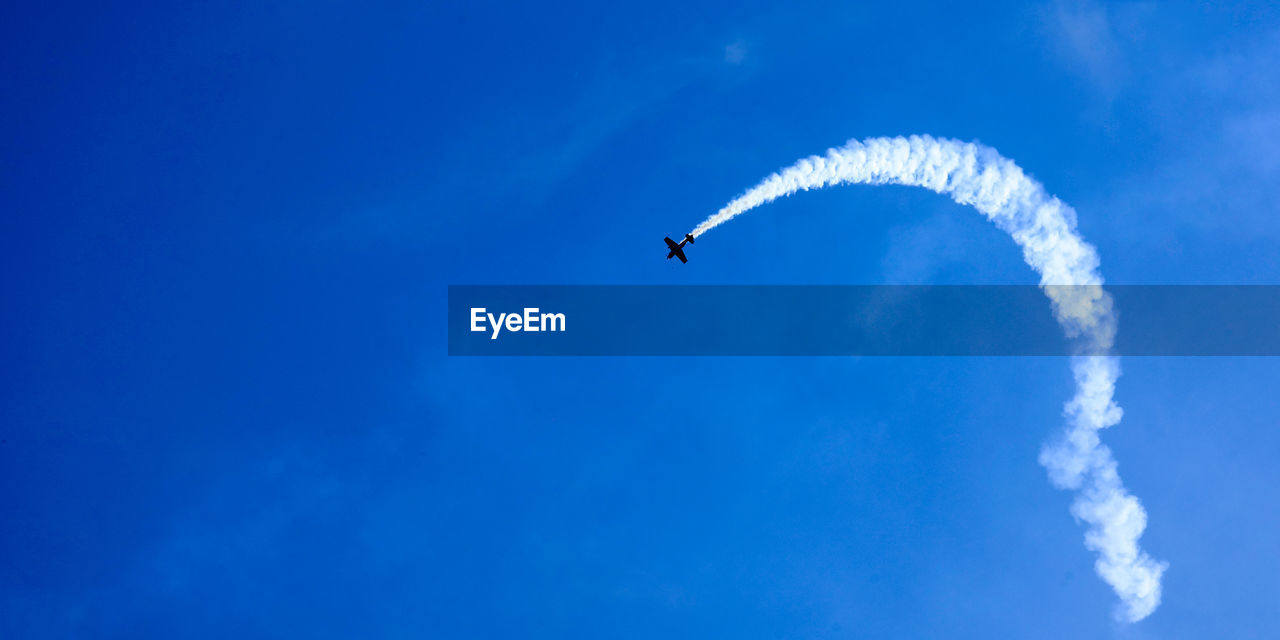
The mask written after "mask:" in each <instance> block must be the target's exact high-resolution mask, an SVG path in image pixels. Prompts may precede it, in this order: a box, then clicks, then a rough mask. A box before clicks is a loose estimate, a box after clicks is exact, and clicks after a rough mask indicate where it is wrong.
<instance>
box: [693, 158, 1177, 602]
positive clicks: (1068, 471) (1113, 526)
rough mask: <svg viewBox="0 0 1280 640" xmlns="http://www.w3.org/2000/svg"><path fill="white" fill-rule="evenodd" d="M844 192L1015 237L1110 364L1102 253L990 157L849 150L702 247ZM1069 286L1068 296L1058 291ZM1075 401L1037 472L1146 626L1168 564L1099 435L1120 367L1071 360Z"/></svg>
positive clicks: (752, 198) (1111, 414) (1066, 321)
mask: <svg viewBox="0 0 1280 640" xmlns="http://www.w3.org/2000/svg"><path fill="white" fill-rule="evenodd" d="M837 184H900V185H907V186H916V187H925V188H927V189H931V190H933V191H936V192H938V193H944V194H946V195H948V196H950V197H951V198H952V199H953V200H955V201H956V202H959V203H961V204H967V205H971V206H973V207H974V208H975V209H977V210H978V211H980V212H982V213H983V215H985V216H986V217H987V218H988V219H989V220H991V221H992V222H994V223H995V224H996V226H997V227H999V228H1000V229H1001V230H1003V231H1005V232H1006V233H1008V234H1009V235H1010V236H1012V237H1013V240H1014V242H1016V243H1017V244H1018V245H1019V246H1020V247H1022V255H1023V258H1024V259H1025V260H1026V262H1027V264H1028V265H1030V266H1031V268H1032V269H1034V270H1035V271H1036V273H1038V274H1040V285H1041V288H1042V289H1043V290H1044V292H1045V295H1047V296H1048V297H1049V300H1050V302H1051V303H1052V305H1053V311H1054V315H1055V317H1056V318H1057V319H1058V322H1059V323H1060V324H1061V325H1062V327H1063V329H1064V330H1065V331H1066V333H1067V335H1068V336H1070V337H1072V338H1077V339H1078V340H1079V344H1080V347H1081V353H1086V352H1087V353H1106V352H1108V351H1109V350H1110V348H1111V346H1112V344H1113V340H1114V337H1115V330H1116V316H1115V312H1114V311H1113V309H1112V304H1111V297H1110V296H1109V295H1108V294H1107V293H1106V292H1105V291H1103V289H1102V276H1101V275H1100V274H1099V272H1098V254H1097V252H1096V251H1095V250H1094V248H1093V246H1092V245H1090V244H1088V243H1087V242H1085V241H1084V239H1082V238H1081V237H1080V235H1079V234H1078V233H1076V214H1075V211H1074V210H1072V209H1071V207H1069V206H1067V205H1066V204H1065V203H1063V202H1062V201H1061V200H1058V199H1057V198H1055V197H1053V196H1050V195H1049V194H1048V193H1047V192H1045V190H1044V187H1043V186H1041V185H1040V183H1038V182H1036V181H1035V180H1033V179H1031V178H1030V177H1029V176H1027V175H1026V174H1024V173H1023V172H1022V169H1020V168H1018V166H1017V165H1015V164H1014V163H1013V162H1012V161H1010V160H1009V159H1007V158H1004V157H1002V156H1001V155H1000V154H999V153H997V152H996V151H995V150H994V149H991V148H989V147H985V146H982V145H979V144H974V143H965V142H960V141H957V140H948V139H938V138H932V137H930V136H912V137H910V138H902V137H898V138H871V139H868V140H864V141H861V142H859V141H856V140H855V141H850V142H848V143H847V144H845V146H843V147H840V148H837V149H831V150H829V151H827V154H826V155H825V156H811V157H809V158H806V159H804V160H801V161H799V162H797V163H796V164H794V165H792V166H791V167H788V168H786V169H783V170H782V171H780V172H778V173H775V174H773V175H771V176H769V177H768V178H765V179H764V181H763V182H761V183H760V184H758V185H756V186H755V187H754V188H752V189H751V190H749V191H747V192H746V193H744V194H743V195H742V196H740V197H738V198H737V199H735V200H734V201H733V202H730V203H729V204H727V205H725V207H724V208H722V209H721V210H720V211H719V212H717V213H716V214H715V215H713V216H711V217H710V218H707V219H706V220H705V221H703V222H702V224H699V225H698V226H697V227H696V228H695V229H694V230H693V231H692V233H693V235H694V237H698V236H701V235H702V234H704V233H706V232H707V231H709V230H711V229H713V228H715V227H716V226H718V225H720V224H722V223H724V222H725V221H727V220H729V219H730V218H733V217H734V216H737V215H739V214H741V213H745V212H746V211H749V210H751V209H754V208H756V207H758V206H760V205H762V204H765V203H768V202H771V201H773V200H775V199H777V198H780V197H783V196H788V195H791V194H793V193H795V192H797V191H802V190H806V191H807V190H809V189H818V188H822V187H827V186H832V185H837ZM1062 285H1067V286H1062ZM1071 369H1072V372H1073V373H1074V376H1075V381H1076V394H1075V397H1074V398H1072V400H1071V401H1070V402H1068V403H1067V404H1066V407H1065V414H1066V416H1067V418H1068V424H1067V429H1066V432H1065V433H1064V434H1063V436H1062V437H1061V438H1060V440H1059V441H1058V442H1056V443H1054V444H1052V445H1049V446H1046V447H1045V448H1044V450H1043V451H1041V453H1040V463H1041V464H1042V465H1044V467H1045V468H1046V469H1047V470H1048V472H1049V478H1050V480H1051V481H1052V482H1053V484H1054V485H1055V486H1057V487H1059V488H1063V489H1071V490H1074V491H1076V492H1077V493H1076V497H1075V500H1074V502H1073V504H1072V506H1071V513H1072V515H1074V516H1075V517H1076V518H1077V519H1078V520H1083V521H1084V522H1085V523H1086V524H1087V525H1088V527H1087V531H1086V533H1085V546H1086V547H1088V548H1089V549H1091V550H1093V551H1094V552H1096V553H1097V554H1098V560H1097V562H1096V564H1095V569H1096V570H1097V572H1098V575H1099V576H1100V577H1101V578H1102V579H1103V580H1104V581H1106V583H1107V584H1109V585H1111V588H1112V589H1114V590H1115V592H1116V595H1118V596H1119V597H1120V601H1121V604H1122V606H1121V608H1120V609H1119V610H1118V611H1117V616H1118V617H1119V618H1120V619H1122V620H1125V621H1128V622H1136V621H1138V620H1141V619H1143V618H1145V617H1147V616H1148V615H1150V614H1151V612H1152V611H1155V609H1156V607H1157V606H1159V604H1160V578H1161V575H1162V574H1163V573H1164V570H1165V569H1166V568H1167V567H1168V564H1167V563H1164V562H1158V561H1156V560H1154V559H1152V558H1151V557H1150V556H1149V555H1147V554H1146V553H1145V552H1143V551H1142V550H1141V549H1140V548H1139V547H1138V538H1140V537H1141V536H1142V531H1143V529H1145V528H1146V526H1147V514H1146V511H1145V510H1143V508H1142V504H1141V503H1140V502H1138V499H1137V498H1135V497H1134V496H1133V495H1131V494H1130V493H1129V492H1128V491H1127V490H1126V489H1125V488H1124V484H1123V483H1122V482H1121V481H1120V476H1119V475H1118V474H1117V472H1116V461H1115V459H1114V458H1113V457H1112V455H1111V450H1110V449H1108V448H1107V447H1106V446H1105V445H1103V444H1102V443H1101V440H1100V439H1099V437H1098V432H1099V431H1101V430H1102V429H1105V428H1106V427H1109V426H1111V425H1114V424H1116V423H1118V422H1119V421H1120V417H1121V415H1122V413H1123V412H1122V411H1121V409H1120V407H1119V406H1117V405H1116V403H1115V402H1114V401H1113V399H1112V398H1113V395H1114V393H1115V382H1116V378H1117V377H1118V376H1119V375H1120V364H1119V360H1118V359H1117V358H1115V357H1113V356H1105V355H1080V356H1075V357H1073V358H1072V360H1071Z"/></svg>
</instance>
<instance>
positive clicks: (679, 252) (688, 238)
mask: <svg viewBox="0 0 1280 640" xmlns="http://www.w3.org/2000/svg"><path fill="white" fill-rule="evenodd" d="M665 240H666V241H667V248H669V249H671V252H670V253H668V254H667V259H668V260H670V259H672V258H680V262H688V261H689V259H688V258H686V257H684V245H685V244H693V234H692V233H686V234H684V240H681V241H680V244H676V243H675V241H674V240H672V239H671V238H665Z"/></svg>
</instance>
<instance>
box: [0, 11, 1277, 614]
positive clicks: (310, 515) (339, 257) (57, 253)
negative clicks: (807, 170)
mask: <svg viewBox="0 0 1280 640" xmlns="http://www.w3.org/2000/svg"><path fill="white" fill-rule="evenodd" d="M0 11H2V12H3V18H0V31H2V33H0V42H3V44H2V45H0V47H3V55H0V74H2V76H0V77H3V81H4V86H5V87H6V90H5V91H3V92H0V130H2V131H3V139H4V140H5V145H4V151H3V153H2V154H0V158H2V159H3V162H4V170H3V171H0V193H3V196H4V197H3V203H4V204H3V218H2V219H3V223H4V227H5V228H4V232H3V233H0V243H2V244H0V260H3V261H4V268H3V270H0V274H3V275H0V283H2V285H0V286H3V296H4V299H5V300H6V302H7V304H6V309H7V310H8V312H7V313H5V314H4V320H3V323H4V333H3V336H4V339H3V340H0V349H2V350H3V351H2V352H0V353H2V354H3V356H4V361H5V362H6V363H7V364H8V366H6V367H5V370H4V384H3V385H2V386H0V429H2V430H3V431H2V433H0V474H2V475H0V477H2V482H0V513H2V514H3V516H4V526H3V527H0V635H3V636H5V637H52V638H59V637H129V638H138V637H156V638H171V637H225V636H227V635H229V634H231V633H235V634H237V635H239V636H242V637H280V636H309V637H352V636H363V637H424V636H427V637H513V636H516V637H654V636H660V635H662V636H677V637H706V636H713V637H767V638H774V637H824V638H825V637H829V638H841V637H940V636H945V637H981V638H988V637H1011V636H1012V637H1040V638H1056V637H1064V638H1067V637H1070V638H1079V637H1119V638H1147V637H1151V638H1201V637H1238V638H1249V637H1258V638H1264V637H1274V636H1275V635H1276V634H1277V633H1278V632H1280V608H1277V607H1276V602H1277V600H1278V598H1280V550H1277V547H1276V545H1275V542H1274V541H1275V538H1276V532H1277V531H1278V530H1280V510H1278V508H1277V504H1280V503H1277V501H1276V500H1275V488H1276V487H1277V486H1280V471H1277V468H1276V464H1275V463H1276V460H1277V454H1278V453H1280V432H1278V431H1277V429H1276V428H1275V427H1276V420H1277V416H1280V400H1278V399H1277V396H1276V394H1275V393H1274V388H1275V386H1276V382H1277V380H1280V363H1277V362H1276V361H1274V360H1272V359H1265V358H1236V359H1206V358H1164V359H1159V358H1130V359H1127V360H1125V361H1124V365H1123V366H1124V370H1125V374H1124V376H1123V377H1122V378H1121V379H1120V381H1119V387H1118V400H1119V402H1120V404H1121V405H1122V406H1123V407H1124V408H1125V411H1126V415H1125V420H1124V421H1123V422H1122V423H1121V424H1120V425H1119V426H1118V427H1116V428H1114V429H1112V430H1110V431H1108V432H1106V433H1105V436H1104V437H1105V439H1106V442H1107V444H1108V445H1109V446H1111V447H1112V448H1113V450H1114V451H1115V454H1116V458H1117V459H1118V460H1119V462H1120V471H1121V473H1122V474H1123V476H1124V478H1125V481H1126V484H1127V485H1128V486H1129V488H1130V489H1131V490H1132V491H1133V492H1134V493H1135V494H1136V495H1137V496H1139V497H1140V498H1141V499H1142V500H1143V503H1144V505H1145V506H1146V508H1147V511H1148V514H1149V517H1150V524H1149V528H1148V530H1147V533H1146V535H1145V536H1144V538H1143V543H1144V546H1145V548H1147V549H1148V550H1149V551H1150V552H1151V553H1152V554H1153V555H1155V556H1156V557H1158V558H1160V559H1162V560H1165V561H1168V562H1169V563H1170V568H1169V571H1168V573H1167V574H1166V577H1165V584H1164V603H1163V605H1162V606H1161V608H1160V609H1159V610H1157V611H1156V613H1155V614H1154V615H1152V616H1151V617H1150V618H1148V619H1147V620H1144V621H1142V622H1140V623H1138V624H1136V625H1119V624H1117V623H1116V622H1114V621H1113V619H1112V617H1111V608H1112V607H1113V605H1114V596H1113V595H1112V594H1111V592H1110V590H1109V589H1108V588H1107V587H1106V585H1104V584H1103V583H1102V582H1101V581H1099V580H1098V579H1097V578H1096V577H1095V576H1094V575H1093V571H1092V562H1093V559H1092V557H1091V555H1090V553H1089V552H1088V551H1087V550H1086V549H1084V547H1083V546H1082V544H1081V536H1082V530H1081V527H1080V526H1079V525H1077V524H1076V523H1074V522H1073V521H1072V519H1071V516H1070V514H1069V513H1068V511H1067V509H1068V504H1069V501H1070V496H1069V494H1067V493H1065V492H1060V491H1057V490H1055V489H1054V488H1052V486H1050V484H1049V482H1048V481H1047V479H1046V478H1045V474H1044V470H1043V469H1042V468H1041V467H1040V466H1039V465H1038V464H1037V463H1036V453H1037V451H1038V449H1039V447H1040V445H1041V444H1042V443H1043V442H1045V441H1046V440H1047V439H1048V438H1049V437H1050V436H1051V435H1052V434H1053V433H1054V432H1055V431H1056V430H1057V429H1058V428H1059V427H1060V424H1061V406H1062V403H1063V402H1064V401H1065V400H1066V399H1068V398H1069V397H1070V395H1071V379H1070V374H1069V371H1068V368H1067V363H1066V361H1065V360H1064V359H1061V358H1025V359H1013V358H1009V359H999V358H972V359H960V358H901V359H894V358H890V359H875V358H866V359H841V358H813V359H805V358H634V359H626V358H585V359H576V358H566V359H551V358H547V359H465V358H448V357H447V356H446V355H445V328H444V324H445V317H444V309H445V287H446V286H447V285H449V284H613V283H620V284H677V283H678V284H722V283H743V284H790V283H796V284H821V283H852V284H873V283H882V282H895V283H951V284H959V283H1030V282H1034V277H1033V274H1032V272H1031V271H1030V270H1029V269H1028V268H1027V267H1026V266H1025V265H1023V264H1022V262H1021V259H1020V256H1019V255H1018V251H1017V250H1016V247H1015V246H1014V245H1013V243H1012V242H1011V241H1010V240H1009V239H1008V238H1007V237H1006V236H1004V235H1003V234H1001V233H1000V232H999V231H997V230H996V229H995V228H993V227H991V226H990V225H988V224H987V223H986V222H985V221H984V220H982V219H981V217H980V216H978V215H976V214H975V213H974V212H973V211H971V210H967V209H964V208H962V207H960V206H958V205H956V204H954V203H952V202H950V201H949V200H946V199H945V198H943V197H941V196H937V195H935V194H932V193H928V192H923V191H912V190H908V189H905V188H895V187H881V188H860V187H850V188H846V189H838V190H830V191H825V192H815V193H807V194H804V195H803V196H802V197H796V198H792V199H788V200H785V201H780V202H778V203H775V204H772V205H770V206H768V207H767V208H765V209H762V210H760V211H756V212H752V213H751V214H749V215H747V216H744V217H743V218H741V219H738V220H734V221H733V222H731V223H729V224H727V225H725V226H724V227H721V228H718V229H716V230H715V231H714V232H712V233H710V234H708V235H707V236H706V238H705V240H700V241H699V242H698V245H697V247H696V248H694V249H693V250H692V251H691V255H690V257H691V261H690V264H689V265H687V266H684V267H681V266H680V265H678V264H674V261H672V262H667V261H664V260H662V259H661V255H660V252H661V251H662V248H661V244H660V238H661V237H662V236H663V235H669V234H670V235H674V234H677V233H683V232H684V231H686V230H688V229H689V228H691V227H692V226H693V225H694V224H696V223H697V222H698V221H700V220H701V219H702V218H704V217H705V216H706V215H707V214H709V213H711V212H713V211H714V210H715V209H717V208H718V207H720V206H721V205H722V204H724V202H726V201H727V200H729V199H730V198H732V197H734V196H736V195H738V194H739V193H740V192H741V191H743V190H744V189H746V188H747V187H749V186H751V185H753V184H755V183H756V182H757V181H758V180H759V179H760V178H761V177H763V176H764V175H766V174H768V173H769V172H771V171H773V170H774V169H776V168H779V167H781V166H785V165H787V164H790V163H791V162H792V161H793V160H795V159H796V158H798V157H801V156H804V155H808V154H811V153H816V152H820V151H822V150H824V149H826V148H827V147H829V146H833V145H837V144H840V143H842V142H844V141H845V140H846V139H849V138H863V137H868V136H877V135H899V134H904V135H905V134H912V133H929V134H933V135H939V136H947V137H955V138H961V139H976V140H980V141H982V142H983V143H985V144H988V145H991V146H993V147H995V148H997V149H999V150H1000V152H1001V153H1003V154H1004V155H1006V156H1008V157H1010V158H1013V159H1015V160H1016V161H1017V162H1018V163H1019V164H1020V165H1021V166H1022V167H1024V168H1026V169H1027V170H1028V171H1029V172H1030V173H1032V174H1033V175H1035V176H1036V177H1037V178H1038V179H1039V180H1040V181H1041V182H1043V183H1044V184H1045V185H1046V187H1047V188H1048V190H1049V191H1050V192H1052V193H1054V194H1056V195H1058V196H1059V197H1061V198H1062V199H1064V200H1065V201H1067V202H1068V203H1070V204H1072V205H1073V206H1074V207H1075V208H1076V209H1077V211H1078V212H1079V215H1080V221H1079V222H1080V230H1081V232H1082V233H1083V235H1084V236H1085V238H1086V239H1087V240H1089V241H1090V242H1092V243H1093V244H1095V245H1096V246H1097V247H1098V251H1099V254H1100V255H1101V258H1102V272H1103V274H1104V275H1105V276H1106V277H1107V278H1108V280H1109V281H1111V282H1117V283H1133V284H1138V283H1197V284H1199V283H1207V284H1213V283H1251V284H1276V283H1277V282H1280V252H1278V251H1276V246H1277V242H1278V241H1280V216H1277V215H1276V214H1277V213H1280V211H1278V210H1277V206H1278V205H1277V202H1280V186H1278V185H1280V180H1277V177H1280V176H1278V174H1280V82H1277V77H1276V74H1275V71H1274V70H1275V69H1276V68H1280V10H1278V9H1277V8H1276V7H1275V6H1274V5H1268V4H1267V3H1252V4H1235V3H1217V4H1215V6H1212V7H1209V6H1198V7H1195V6H1183V5H1179V6H1166V5H1158V4H1154V3H1149V4H1136V3H1135V4H1116V5H1105V4H1092V3H1049V4H1041V5H1027V4H1021V3H1018V4H1008V5H996V4H992V5H988V6H984V7H980V8H975V7H954V6H951V4H950V3H937V4H912V3H906V4H900V5H899V6H896V7H892V8H890V7H873V6H863V7H859V6H850V5H849V4H848V3H835V2H831V3H803V2H802V3H778V4H762V3H753V2H733V3H728V2H726V3H689V2H670V3H666V2H646V3H566V4H560V5H557V6H552V7H548V6H545V5H537V4H527V5H509V4H495V3H490V4H485V3H467V4H466V5H465V6H464V5H463V4H462V3H453V4H452V5H450V4H445V3H436V4H422V3H405V4H385V5H382V6H379V7H376V8H370V7H369V6H366V5H356V4H344V3H315V2H309V3H296V5H295V6H289V5H287V4H278V5H273V6H262V5H261V4H259V3H236V4H226V3H222V4H215V5H211V6H186V7H177V6H174V5H172V4H160V3H157V4H155V5H146V4H141V3H140V4H137V5H134V6H132V7H128V8H123V9H122V8H106V7H103V6H100V5H96V4H85V5H83V6H77V5H63V6H56V7H55V6H49V5H37V4H35V3H9V4H7V5H6V6H5V7H4V8H3V9H0ZM1123 330H1124V319H1123V310H1121V331H1123Z"/></svg>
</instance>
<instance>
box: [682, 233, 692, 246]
mask: <svg viewBox="0 0 1280 640" xmlns="http://www.w3.org/2000/svg"><path fill="white" fill-rule="evenodd" d="M684 239H685V240H688V241H689V244H693V234H692V233H686V234H684Z"/></svg>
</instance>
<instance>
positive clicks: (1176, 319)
mask: <svg viewBox="0 0 1280 640" xmlns="http://www.w3.org/2000/svg"><path fill="white" fill-rule="evenodd" d="M1057 288H1058V289H1067V288H1070V287H1057ZM1105 290H1106V292H1107V293H1108V294H1109V295H1110V296H1111V297H1112V298H1113V300H1114V310H1115V313H1116V315H1117V316H1118V319H1119V331H1118V333H1117V334H1116V338H1115V345H1114V348H1112V349H1109V350H1106V351H1105V352H1106V353H1115V354H1119V355H1130V356H1260V355H1262V356H1274V355H1280V286H1270V285H1268V286H1250V285H1238V286H1237V285H1231V286H1208V285H1205V286H1201V285H1195V286H1182V285H1159V286H1153V285H1119V286H1107V287H1106V288H1105ZM448 314H449V317H448V330H449V336H448V339H449V354H450V355H457V356H480V355H507V356H511V355H520V356H530V355H540V356H557V355H560V356H567V355H574V356H584V355H609V356H638V355H662V356H672V355H697V356H724V355H768V356H782V355H794V356H814V355H846V356H847V355H862V356H992V355H995V356H1052V355H1077V354H1081V353H1094V352H1098V350H1097V349H1092V350H1091V349H1090V348H1089V347H1088V346H1087V345H1083V344H1081V343H1080V341H1072V340H1069V339H1067V338H1066V337H1065V336H1064V334H1063V329H1062V327H1060V326H1059V324H1058V323H1057V321H1056V320H1055V318H1054V315H1053V310H1052V308H1051V305H1050V303H1049V300H1048V298H1047V297H1046V296H1045V292H1044V290H1042V289H1041V288H1040V287H1036V286H1030V285H1028V286H1022V285H975V286H923V285H922V286H912V285H883V286H875V285H869V286H488V285H486V286H450V287H449V304H448Z"/></svg>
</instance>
